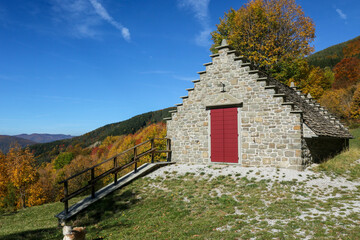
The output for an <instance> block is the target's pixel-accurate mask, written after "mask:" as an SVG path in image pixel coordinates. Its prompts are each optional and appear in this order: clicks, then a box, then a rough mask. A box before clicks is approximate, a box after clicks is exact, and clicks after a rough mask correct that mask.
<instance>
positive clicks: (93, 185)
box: [91, 168, 95, 198]
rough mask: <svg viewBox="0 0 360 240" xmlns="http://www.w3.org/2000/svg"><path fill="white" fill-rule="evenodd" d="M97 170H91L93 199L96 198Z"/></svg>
mask: <svg viewBox="0 0 360 240" xmlns="http://www.w3.org/2000/svg"><path fill="white" fill-rule="evenodd" d="M94 179H95V168H92V169H91V197H92V198H94V197H95V182H94Z"/></svg>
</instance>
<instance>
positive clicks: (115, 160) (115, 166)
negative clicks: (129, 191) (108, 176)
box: [114, 157, 117, 184]
mask: <svg viewBox="0 0 360 240" xmlns="http://www.w3.org/2000/svg"><path fill="white" fill-rule="evenodd" d="M115 168H117V159H116V157H114V169H115ZM114 184H117V172H115V173H114Z"/></svg>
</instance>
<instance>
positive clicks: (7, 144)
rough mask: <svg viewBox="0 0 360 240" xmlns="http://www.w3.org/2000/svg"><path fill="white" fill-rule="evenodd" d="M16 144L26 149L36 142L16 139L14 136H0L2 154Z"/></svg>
mask: <svg viewBox="0 0 360 240" xmlns="http://www.w3.org/2000/svg"><path fill="white" fill-rule="evenodd" d="M16 143H17V144H19V145H20V146H21V147H26V146H30V145H33V144H36V142H33V141H30V140H27V139H23V138H18V137H14V136H7V135H0V150H1V151H2V152H3V153H7V152H8V151H9V149H10V148H11V147H12V146H14V145H15V144H16Z"/></svg>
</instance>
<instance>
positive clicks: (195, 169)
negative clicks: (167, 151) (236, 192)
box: [147, 164, 360, 194]
mask: <svg viewBox="0 0 360 240" xmlns="http://www.w3.org/2000/svg"><path fill="white" fill-rule="evenodd" d="M188 173H191V174H194V175H195V176H199V177H200V178H209V180H212V179H214V178H216V177H218V176H231V177H232V178H234V179H236V178H239V177H240V178H241V177H246V178H248V179H254V180H255V181H261V180H273V181H275V180H277V181H279V182H281V181H297V182H299V183H304V184H305V187H307V188H308V189H309V190H310V191H311V189H314V190H317V191H322V192H323V193H324V194H326V193H330V192H332V191H333V189H334V188H342V189H344V188H346V189H347V190H349V191H352V190H356V189H357V186H360V182H356V181H348V180H346V179H345V178H343V177H337V178H331V177H329V176H326V175H324V174H321V173H316V172H313V171H312V170H311V169H306V170H305V171H297V170H292V169H283V168H271V167H266V168H265V167H241V166H236V165H218V164H216V165H200V164H173V165H169V166H165V167H162V168H160V169H158V170H156V171H154V172H152V173H150V174H149V175H147V177H150V178H153V179H154V178H157V177H165V176H167V175H168V174H172V175H173V176H183V175H185V174H188ZM204 173H205V174H204ZM209 176H210V177H209ZM270 184H271V182H270ZM270 187H271V186H270ZM218 194H219V193H218Z"/></svg>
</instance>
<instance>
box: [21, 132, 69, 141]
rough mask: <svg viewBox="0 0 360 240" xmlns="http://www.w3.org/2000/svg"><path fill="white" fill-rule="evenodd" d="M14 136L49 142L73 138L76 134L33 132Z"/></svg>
mask: <svg viewBox="0 0 360 240" xmlns="http://www.w3.org/2000/svg"><path fill="white" fill-rule="evenodd" d="M14 137H18V138H23V139H27V140H30V141H33V142H36V143H48V142H53V141H57V140H63V139H68V138H73V137H74V136H71V135H64V134H47V133H43V134H41V133H33V134H19V135H15V136H14Z"/></svg>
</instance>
